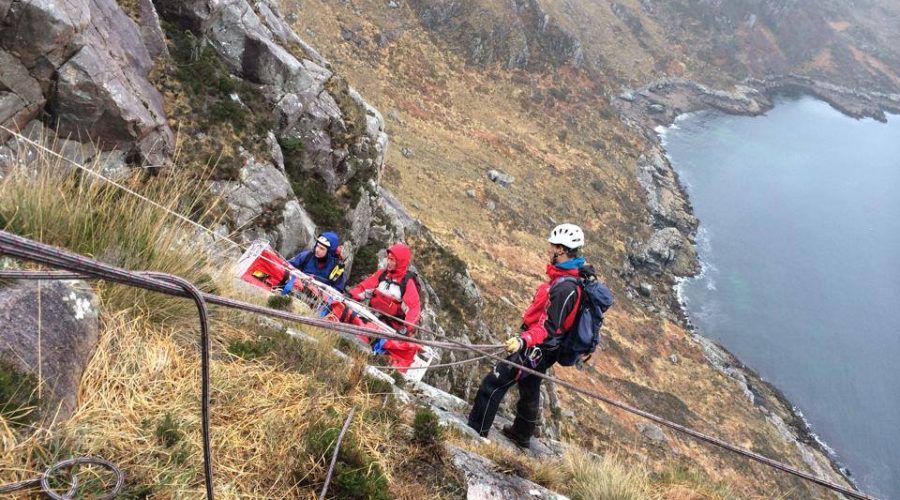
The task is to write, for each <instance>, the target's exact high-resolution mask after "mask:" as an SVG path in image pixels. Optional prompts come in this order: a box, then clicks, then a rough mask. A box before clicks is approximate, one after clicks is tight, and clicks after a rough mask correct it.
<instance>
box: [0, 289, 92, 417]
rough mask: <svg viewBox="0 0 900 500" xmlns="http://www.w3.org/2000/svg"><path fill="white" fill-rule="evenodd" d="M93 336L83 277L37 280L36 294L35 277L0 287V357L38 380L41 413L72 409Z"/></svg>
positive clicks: (62, 412)
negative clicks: (40, 389) (27, 280)
mask: <svg viewBox="0 0 900 500" xmlns="http://www.w3.org/2000/svg"><path fill="white" fill-rule="evenodd" d="M98 339H99V320H98V318H97V308H96V296H95V295H94V294H93V293H92V292H91V291H90V288H89V287H88V285H87V284H85V283H84V282H80V281H51V282H42V283H40V298H39V297H38V282H34V281H32V282H20V283H14V284H12V285H10V286H3V287H0V358H2V359H3V360H4V361H5V362H6V363H7V364H9V365H11V366H13V367H14V368H16V369H18V370H20V371H22V372H23V373H28V374H31V375H32V376H34V377H35V378H36V379H40V380H39V383H41V384H42V387H43V390H42V393H43V400H42V401H41V406H42V408H43V409H44V410H45V414H46V415H48V416H51V417H54V418H56V419H57V420H65V419H67V418H69V416H71V414H72V412H74V410H75V404H76V397H77V394H78V384H79V382H80V381H81V375H82V374H83V373H84V370H85V367H86V366H87V364H88V361H90V359H91V356H92V355H93V352H94V348H95V347H96V345H97V341H98ZM57 409H58V410H59V412H58V413H57Z"/></svg>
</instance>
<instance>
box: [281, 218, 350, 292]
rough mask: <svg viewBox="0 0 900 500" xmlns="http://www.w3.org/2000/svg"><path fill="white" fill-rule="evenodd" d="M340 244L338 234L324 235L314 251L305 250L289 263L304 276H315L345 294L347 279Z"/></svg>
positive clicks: (328, 233)
mask: <svg viewBox="0 0 900 500" xmlns="http://www.w3.org/2000/svg"><path fill="white" fill-rule="evenodd" d="M339 244H340V240H339V239H338V235H337V233H333V232H331V231H328V232H325V233H322V234H320V235H319V237H318V238H316V244H315V245H314V246H313V247H312V249H310V250H303V251H302V252H300V253H298V254H297V255H296V256H294V258H293V259H291V260H289V261H288V262H290V264H291V265H292V266H294V267H295V268H296V269H297V270H299V271H300V272H302V273H303V274H307V275H310V276H314V277H315V278H316V280H317V281H319V282H321V283H325V284H326V285H329V286H331V287H332V288H335V289H337V290H338V291H340V292H343V291H344V279H345V278H346V277H345V276H344V259H343V257H342V256H341V253H340V247H339V246H338V245H339Z"/></svg>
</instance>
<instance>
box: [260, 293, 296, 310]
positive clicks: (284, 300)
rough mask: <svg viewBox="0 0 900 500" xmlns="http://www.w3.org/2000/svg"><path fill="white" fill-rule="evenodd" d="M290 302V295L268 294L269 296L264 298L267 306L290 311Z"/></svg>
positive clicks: (291, 300)
mask: <svg viewBox="0 0 900 500" xmlns="http://www.w3.org/2000/svg"><path fill="white" fill-rule="evenodd" d="M292 303H293V299H292V298H291V296H290V295H270V296H269V298H268V299H266V305H267V306H269V307H270V308H271V309H277V310H279V311H290V310H291V304H292Z"/></svg>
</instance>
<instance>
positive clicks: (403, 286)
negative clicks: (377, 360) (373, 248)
mask: <svg viewBox="0 0 900 500" xmlns="http://www.w3.org/2000/svg"><path fill="white" fill-rule="evenodd" d="M411 257H412V252H410V250H409V247H407V246H406V245H404V244H403V243H396V244H394V245H393V246H391V247H390V248H388V249H387V264H386V265H385V266H384V267H383V268H382V269H379V270H377V271H375V272H374V273H373V274H372V275H371V276H369V277H368V278H366V279H364V280H363V281H362V282H361V283H359V284H358V285H356V286H355V287H353V288H351V289H350V292H349V294H350V296H351V297H353V299H354V300H358V301H363V300H368V301H369V307H370V308H371V309H372V310H373V311H374V312H376V313H379V314H380V315H381V316H382V317H381V319H382V320H383V321H384V322H385V323H387V324H388V326H390V327H391V328H393V329H394V330H396V331H397V333H399V334H401V335H407V336H409V335H412V333H413V330H414V326H413V325H415V324H417V323H418V322H419V315H420V312H421V310H420V303H419V289H418V286H417V280H416V277H415V274H414V273H411V272H409V262H410V259H411ZM398 319H400V320H403V321H398ZM373 349H374V350H375V351H376V352H382V351H387V353H388V354H389V355H391V357H392V358H399V359H398V361H401V363H403V364H405V365H406V366H409V364H410V363H412V361H413V357H414V356H415V354H416V352H417V351H418V349H419V347H418V346H416V345H414V344H409V343H407V342H397V341H387V342H383V341H381V342H378V343H375V344H374V345H373ZM406 361H408V362H406Z"/></svg>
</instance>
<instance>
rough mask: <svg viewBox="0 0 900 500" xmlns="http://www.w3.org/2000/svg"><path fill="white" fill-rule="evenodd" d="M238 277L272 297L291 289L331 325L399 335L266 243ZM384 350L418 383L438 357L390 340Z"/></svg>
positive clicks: (242, 264)
mask: <svg viewBox="0 0 900 500" xmlns="http://www.w3.org/2000/svg"><path fill="white" fill-rule="evenodd" d="M235 274H236V276H237V277H238V278H239V279H241V280H242V281H244V282H247V283H250V284H251V285H253V286H256V287H258V288H262V289H264V290H266V291H267V292H269V293H278V294H284V293H283V291H284V289H286V288H287V289H288V290H289V291H288V292H287V294H289V295H291V296H292V297H295V298H297V299H299V300H300V301H302V302H304V303H305V304H307V305H309V306H310V307H311V308H312V309H313V311H315V312H316V313H317V314H319V315H320V316H322V317H325V318H326V319H329V320H331V321H335V322H341V323H347V324H351V325H354V326H358V327H361V328H366V329H370V330H372V332H373V333H376V332H384V333H393V334H396V331H395V330H394V329H392V328H391V327H390V326H388V325H387V324H385V323H384V322H383V321H381V320H380V319H379V318H378V316H376V315H375V314H374V313H373V312H372V311H370V310H369V309H366V308H365V307H362V306H361V305H359V304H357V303H356V302H353V301H351V300H349V299H347V298H345V297H344V296H343V294H341V292H339V291H337V290H335V289H334V288H332V287H330V286H328V285H326V284H324V283H321V282H319V281H317V280H316V279H315V278H314V277H312V276H309V275H307V274H304V273H302V272H300V271H298V270H297V269H294V268H293V267H292V266H291V265H290V264H289V263H288V261H287V260H285V259H284V257H282V256H281V255H279V254H278V252H276V251H275V250H273V249H272V248H271V247H270V246H269V243H268V242H266V241H263V240H258V241H255V242H253V243H252V244H251V245H250V247H249V248H248V249H247V251H246V252H244V255H242V256H241V258H240V260H239V261H238V263H237V265H236V267H235ZM355 337H356V339H357V340H358V341H359V342H360V343H362V344H364V345H365V346H366V347H369V345H370V340H373V339H370V338H369V336H367V335H362V334H358V335H356V336H355ZM374 338H375V339H377V337H374ZM382 349H383V351H384V352H385V354H386V355H387V357H388V359H389V360H390V363H391V365H392V366H394V367H396V368H398V371H399V372H400V373H402V374H403V375H404V377H406V378H407V379H410V380H415V381H419V380H421V379H422V377H423V376H424V375H425V372H426V371H427V368H428V366H429V365H431V362H432V361H433V360H434V358H435V357H436V356H435V353H434V351H433V350H432V349H431V348H429V347H423V346H420V345H418V344H413V343H410V342H404V341H402V340H393V339H388V340H386V341H385V342H384V344H383V346H382ZM410 368H412V369H410Z"/></svg>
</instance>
